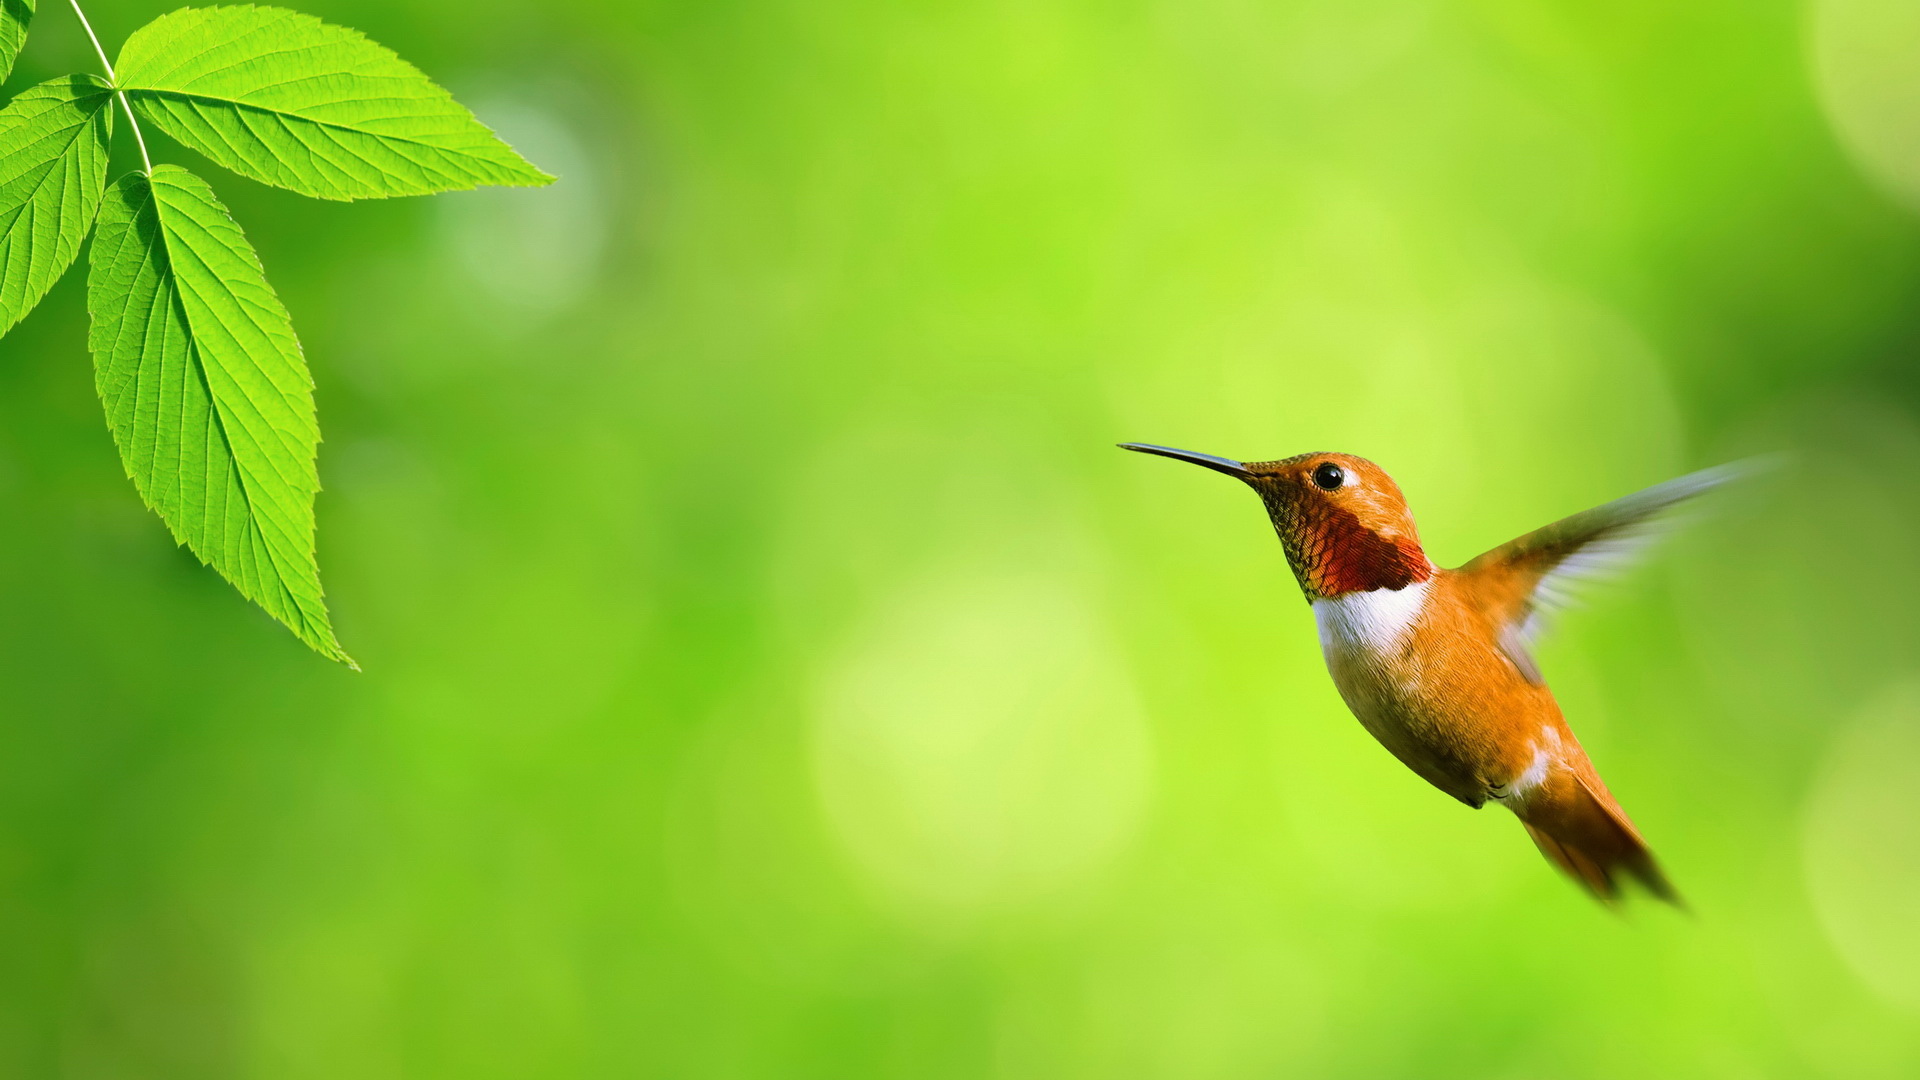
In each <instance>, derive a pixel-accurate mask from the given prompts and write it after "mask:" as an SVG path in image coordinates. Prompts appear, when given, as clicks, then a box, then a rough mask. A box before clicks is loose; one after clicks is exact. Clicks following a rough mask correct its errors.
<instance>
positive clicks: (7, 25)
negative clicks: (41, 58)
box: [0, 0, 33, 79]
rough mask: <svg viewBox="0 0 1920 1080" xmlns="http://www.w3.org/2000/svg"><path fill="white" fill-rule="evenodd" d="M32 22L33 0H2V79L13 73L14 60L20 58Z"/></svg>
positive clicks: (0, 63)
mask: <svg viewBox="0 0 1920 1080" xmlns="http://www.w3.org/2000/svg"><path fill="white" fill-rule="evenodd" d="M32 22H33V0H0V79H5V78H6V77H7V76H9V75H11V74H13V62H14V61H15V60H18V59H20V47H21V46H22V45H25V44H26V43H27V27H28V26H29V25H30V24H31V23H32Z"/></svg>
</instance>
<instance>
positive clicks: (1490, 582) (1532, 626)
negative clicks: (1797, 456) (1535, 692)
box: [1460, 462, 1758, 683]
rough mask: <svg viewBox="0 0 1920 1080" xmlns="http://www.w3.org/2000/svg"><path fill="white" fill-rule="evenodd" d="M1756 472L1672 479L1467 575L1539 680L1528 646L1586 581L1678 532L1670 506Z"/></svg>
mask: <svg viewBox="0 0 1920 1080" xmlns="http://www.w3.org/2000/svg"><path fill="white" fill-rule="evenodd" d="M1756 471H1758V464H1757V463H1755V462H1735V463H1733V464H1731V465H1720V466H1717V467H1715V468H1711V469H1704V470H1702V471H1700V472H1697V473H1693V474H1691V475H1688V476H1683V477H1681V478H1679V479H1678V480H1669V481H1667V482H1666V483H1664V484H1660V485H1657V486H1655V487H1650V488H1648V489H1646V490H1645V491H1640V492H1635V493H1634V494H1632V495H1628V496H1627V497H1626V498H1624V499H1615V500H1614V501H1612V502H1610V503H1607V504H1606V505H1604V506H1596V507H1594V508H1593V509H1591V510H1585V511H1582V512H1581V513H1578V514H1575V515H1573V516H1572V517H1569V518H1562V519H1560V520H1559V521H1556V522H1554V523H1553V524H1551V525H1548V526H1546V527H1544V528H1539V529H1535V530H1534V531H1532V532H1530V533H1528V534H1526V535H1525V536H1522V537H1520V538H1519V539H1517V540H1510V541H1508V542H1507V543H1504V544H1501V545H1500V546H1499V547H1497V548H1494V549H1493V550H1492V551H1489V552H1487V553H1486V554H1485V555H1482V556H1480V557H1479V558H1477V559H1474V560H1473V561H1472V562H1470V563H1468V564H1466V565H1465V566H1463V567H1461V568H1460V572H1461V573H1464V574H1472V575H1475V576H1477V577H1479V578H1480V579H1481V583H1482V584H1483V585H1484V586H1485V588H1484V589H1483V590H1482V595H1486V596H1489V597H1491V598H1492V599H1493V604H1494V617H1495V619H1496V620H1497V621H1498V622H1499V623H1500V626H1501V631H1500V645H1501V648H1503V649H1504V650H1505V651H1506V653H1507V656H1508V657H1509V658H1510V659H1512V660H1513V662H1514V666H1516V667H1518V668H1519V669H1520V671H1521V673H1522V674H1523V675H1525V676H1526V677H1527V678H1528V679H1529V680H1531V681H1533V682H1535V683H1538V682H1540V681H1541V679H1540V671H1539V669H1538V668H1537V667H1535V666H1534V663H1533V656H1532V653H1531V652H1530V651H1529V646H1531V645H1532V643H1533V642H1534V640H1535V639H1537V638H1538V637H1539V636H1540V633H1541V631H1542V630H1543V629H1544V628H1545V623H1546V616H1548V615H1550V614H1552V613H1553V612H1556V611H1561V610H1564V609H1566V608H1568V607H1570V606H1572V605H1573V602H1574V600H1575V599H1576V596H1577V594H1578V592H1579V590H1580V587H1581V586H1582V585H1584V584H1586V583H1587V582H1591V581H1595V580H1603V579H1605V578H1608V577H1612V576H1614V575H1616V574H1617V573H1618V572H1619V571H1621V570H1623V569H1624V568H1626V567H1627V566H1629V565H1631V564H1632V563H1633V562H1635V561H1636V560H1637V559H1638V558H1639V556H1640V555H1641V554H1642V553H1643V552H1644V551H1646V549H1647V548H1648V547H1649V546H1651V545H1652V544H1653V542H1654V541H1656V540H1658V539H1659V538H1660V537H1661V536H1663V535H1665V534H1666V533H1667V532H1669V531H1671V530H1672V528H1673V527H1674V526H1675V525H1676V524H1678V521H1677V518H1678V515H1676V514H1672V513H1667V512H1666V511H1669V510H1671V509H1672V508H1673V507H1674V506H1676V505H1678V504H1679V503H1683V502H1686V501H1687V500H1688V499H1691V498H1693V497H1694V496H1696V495H1701V494H1704V493H1706V492H1709V491H1712V490H1713V489H1714V488H1717V487H1720V486H1722V485H1724V484H1726V483H1728V482H1729V481H1732V480H1737V479H1739V478H1740V477H1743V476H1747V475H1750V474H1752V473H1753V472H1756Z"/></svg>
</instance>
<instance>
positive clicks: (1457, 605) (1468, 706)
mask: <svg viewBox="0 0 1920 1080" xmlns="http://www.w3.org/2000/svg"><path fill="white" fill-rule="evenodd" d="M1313 608H1314V615H1315V621H1316V622H1317V624H1318V626H1319V629H1320V644H1321V649H1322V652H1323V653H1324V655H1325V657H1326V661H1327V670H1328V673H1329V674H1331V675H1332V676H1333V683H1334V686H1335V687H1336V688H1337V689H1338V690H1339V691H1340V697H1341V698H1342V700H1344V701H1345V702H1346V703H1347V708H1348V709H1350V710H1351V711H1352V712H1353V714H1354V716H1355V717H1356V718H1357V719H1358V720H1359V721H1360V723H1361V726H1363V727H1365V728H1366V729H1367V731H1368V733H1369V734H1371V735H1372V736H1373V737H1374V738H1375V739H1376V740H1378V741H1379V742H1380V744H1381V745H1382V746H1384V747H1386V748H1387V750H1388V751H1389V752H1391V753H1392V754H1393V756H1394V757H1396V758H1398V759H1400V761H1401V763H1402V764H1404V765H1406V766H1407V767H1408V768H1409V769H1412V770H1413V771H1414V772H1415V773H1417V774H1419V776H1420V777H1421V778H1422V779H1424V780H1426V781H1427V782H1428V783H1430V784H1432V785H1433V786H1434V787H1437V788H1439V789H1440V790H1441V791H1444V792H1446V793H1447V794H1449V795H1451V796H1453V797H1454V798H1456V799H1458V800H1460V801H1461V802H1464V803H1466V804H1467V805H1469V806H1475V807H1478V806H1480V805H1482V804H1484V803H1485V802H1486V800H1488V799H1489V798H1504V797H1505V796H1506V795H1507V794H1509V793H1510V792H1511V791H1512V790H1513V788H1512V785H1513V784H1514V783H1515V782H1516V781H1520V780H1522V779H1523V778H1524V777H1525V776H1526V775H1528V774H1527V770H1528V768H1529V766H1530V765H1532V764H1534V761H1535V758H1536V755H1537V749H1538V747H1539V744H1540V743H1541V742H1542V739H1543V732H1546V731H1554V732H1555V733H1557V729H1559V728H1561V727H1563V726H1564V721H1562V720H1561V719H1560V715H1559V709H1558V707H1557V706H1556V705H1554V703H1553V698H1552V695H1551V694H1549V693H1547V691H1546V689H1545V688H1544V687H1540V686H1535V685H1533V684H1531V683H1530V682H1528V680H1527V679H1526V678H1525V677H1524V676H1523V675H1522V674H1521V673H1520V672H1519V670H1518V669H1517V668H1516V667H1515V666H1514V664H1513V662H1512V661H1511V660H1510V659H1508V658H1507V657H1506V656H1505V654H1504V653H1502V652H1500V650H1499V649H1498V647H1497V645H1496V644H1495V639H1494V637H1493V635H1492V634H1490V633H1488V632H1487V628H1486V627H1485V626H1484V624H1483V619H1482V618H1481V617H1480V616H1479V614H1478V612H1477V611H1476V610H1475V608H1474V607H1473V606H1472V605H1470V604H1468V603H1467V602H1466V600H1465V598H1464V597H1463V596H1461V595H1460V591H1459V589H1458V586H1457V582H1456V581H1455V580H1454V579H1452V576H1451V575H1449V574H1446V573H1444V572H1443V573H1441V574H1438V575H1435V577H1433V578H1432V579H1431V580H1429V581H1426V582H1420V583H1418V584H1415V585H1409V586H1407V587H1406V588H1404V589H1400V590H1387V589H1376V590H1373V591H1370V592H1354V593H1347V594H1344V595H1341V596H1337V597H1329V598H1323V599H1320V600H1316V601H1315V602H1314V605H1313Z"/></svg>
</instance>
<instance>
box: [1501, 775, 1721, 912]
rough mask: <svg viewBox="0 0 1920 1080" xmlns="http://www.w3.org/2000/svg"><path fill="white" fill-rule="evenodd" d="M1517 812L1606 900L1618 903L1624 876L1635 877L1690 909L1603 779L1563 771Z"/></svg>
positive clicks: (1539, 840)
mask: <svg viewBox="0 0 1920 1080" xmlns="http://www.w3.org/2000/svg"><path fill="white" fill-rule="evenodd" d="M1596 788H1597V790H1596ZM1515 811H1516V813H1517V814H1518V816H1519V818H1520V823H1521V824H1522V825H1524V826H1526V829H1527V835H1528V836H1531V837H1532V838H1533V842H1534V845H1535V846H1537V847H1538V848H1539V849H1540V853H1541V854H1542V855H1545V856H1546V857H1547V861H1549V862H1551V863H1553V864H1554V865H1555V866H1558V867H1559V868H1560V869H1561V870H1563V871H1565V872H1566V874H1567V876H1569V877H1571V878H1573V879H1574V880H1575V881H1578V882H1580V883H1581V884H1582V885H1584V886H1586V888H1587V891H1589V892H1591V893H1592V894H1593V895H1594V897H1595V898H1596V899H1598V900H1599V901H1600V902H1601V903H1603V904H1607V905H1609V906H1611V905H1613V904H1614V903H1616V902H1618V901H1619V899H1620V886H1621V882H1622V879H1623V877H1632V878H1633V879H1635V880H1636V881H1638V882H1640V884H1642V885H1644V886H1646V889H1647V891H1648V892H1650V893H1652V894H1653V895H1654V896H1656V897H1658V898H1660V899H1661V900H1665V901H1666V902H1667V903H1669V904H1672V905H1673V906H1675V907H1677V908H1683V909H1684V908H1685V907H1686V904H1685V902H1684V901H1682V900H1681V899H1680V894H1679V893H1677V892H1675V891H1674V888H1673V885H1672V884H1671V883H1669V882H1668V881H1667V876H1666V875H1665V874H1663V873H1661V871H1660V864H1659V863H1657V862H1655V861H1654V858H1653V852H1652V851H1649V850H1648V849H1647V844H1646V841H1644V840H1642V839H1640V833H1639V832H1638V831H1637V830H1636V829H1634V827H1633V823H1632V822H1631V821H1628V820H1627V815H1626V814H1625V812H1623V811H1622V810H1621V809H1620V806H1619V804H1617V803H1615V802H1614V801H1613V797H1612V796H1611V795H1609V794H1608V793H1607V790H1606V788H1605V787H1604V786H1601V785H1599V784H1598V782H1597V778H1596V781H1595V782H1594V783H1592V784H1589V783H1588V782H1587V780H1586V778H1585V777H1582V776H1581V775H1580V774H1579V773H1578V772H1576V771H1574V770H1571V769H1569V770H1566V771H1564V772H1561V773H1559V774H1558V775H1556V776H1554V777H1552V778H1551V779H1549V780H1548V781H1547V782H1546V783H1544V784H1542V785H1541V786H1540V788H1539V789H1538V790H1537V791H1535V792H1534V793H1533V794H1532V796H1531V797H1530V798H1528V799H1527V801H1526V803H1525V804H1524V805H1522V806H1518V807H1516V808H1515Z"/></svg>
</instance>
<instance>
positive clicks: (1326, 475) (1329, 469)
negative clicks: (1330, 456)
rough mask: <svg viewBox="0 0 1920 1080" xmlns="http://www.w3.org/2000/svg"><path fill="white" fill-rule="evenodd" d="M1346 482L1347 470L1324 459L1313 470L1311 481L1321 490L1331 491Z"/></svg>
mask: <svg viewBox="0 0 1920 1080" xmlns="http://www.w3.org/2000/svg"><path fill="white" fill-rule="evenodd" d="M1346 482H1347V471H1346V470H1345V469H1342V468H1341V467H1340V466H1338V465H1335V464H1334V463H1333V462H1331V461H1324V462H1321V463H1320V466H1319V467H1318V468H1316V469H1314V470H1313V483H1314V486H1316V487H1318V488H1319V489H1320V490H1321V491H1333V490H1335V489H1337V488H1338V487H1339V486H1340V485H1341V484H1344V483H1346Z"/></svg>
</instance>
